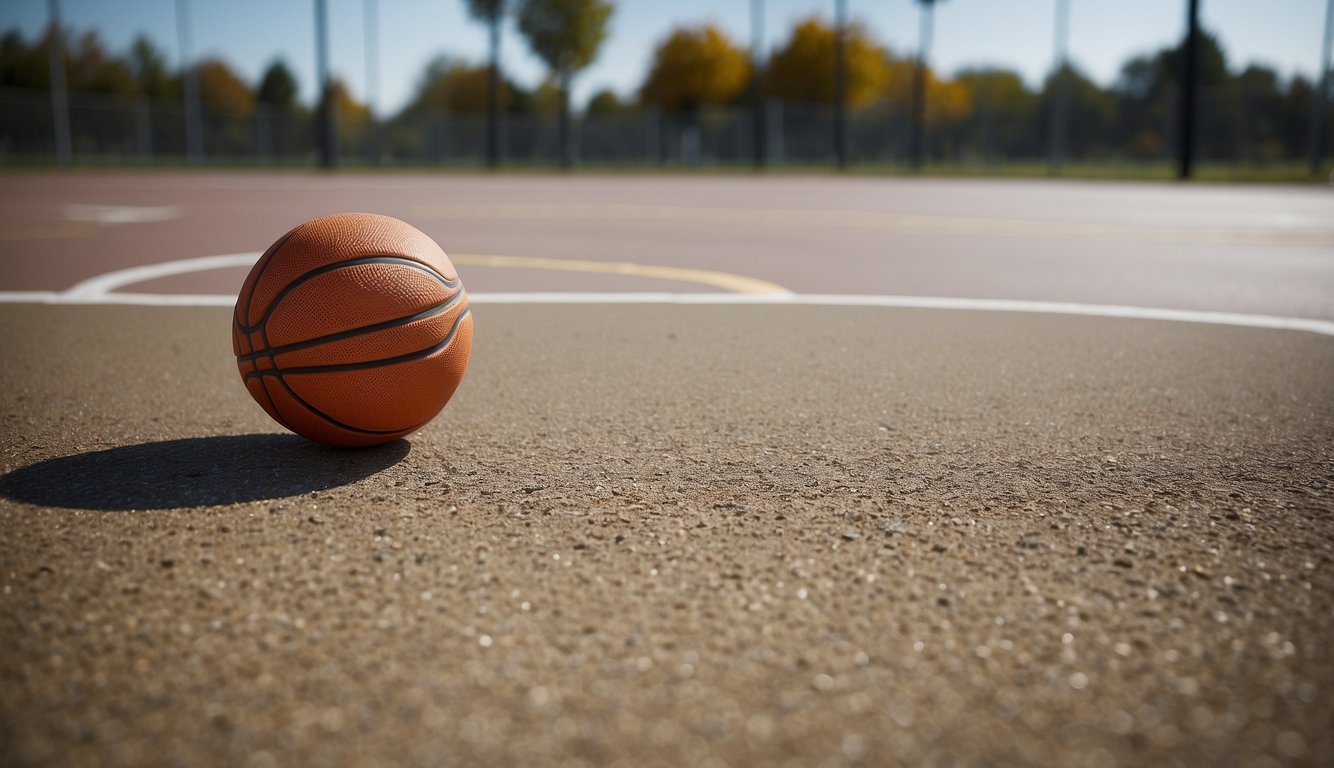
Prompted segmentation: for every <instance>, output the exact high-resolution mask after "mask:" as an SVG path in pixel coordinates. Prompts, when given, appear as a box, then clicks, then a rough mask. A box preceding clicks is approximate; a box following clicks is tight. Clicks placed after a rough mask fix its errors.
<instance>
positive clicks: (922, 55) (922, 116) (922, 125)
mask: <svg viewBox="0 0 1334 768" xmlns="http://www.w3.org/2000/svg"><path fill="white" fill-rule="evenodd" d="M937 1H938V0H917V2H918V3H919V4H920V5H921V6H922V26H921V27H920V29H919V32H918V37H917V71H916V73H915V74H914V77H913V91H912V92H913V98H912V141H911V145H912V146H911V147H910V149H909V152H910V154H911V155H912V164H913V167H914V168H916V167H918V166H920V165H921V164H922V160H923V159H924V158H925V156H926V97H927V93H926V88H927V61H926V58H927V54H928V51H930V50H931V32H932V29H931V27H932V24H933V23H934V22H933V19H934V17H935V7H936V2H937Z"/></svg>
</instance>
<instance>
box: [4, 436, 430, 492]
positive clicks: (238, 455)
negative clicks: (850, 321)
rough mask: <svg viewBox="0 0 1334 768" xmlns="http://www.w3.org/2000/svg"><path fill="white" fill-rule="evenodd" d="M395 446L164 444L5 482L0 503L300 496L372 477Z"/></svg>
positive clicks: (284, 440)
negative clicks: (335, 446)
mask: <svg viewBox="0 0 1334 768" xmlns="http://www.w3.org/2000/svg"><path fill="white" fill-rule="evenodd" d="M410 449H411V444H410V443H408V441H406V440H395V441H394V442H392V443H389V444H388V445H382V446H379V447H376V448H365V449H360V450H340V449H335V448H326V447H324V446H322V445H317V444H315V443H312V442H310V441H308V440H306V439H305V438H302V437H297V436H296V435H229V436H223V437H192V438H187V439H184V440H164V441H162V442H157V443H143V444H141V445H127V446H123V447H120V448H111V449H108V450H105V451H94V452H90V453H81V454H77V455H75V456H66V457H64V458H59V459H50V460H47V461H43V462H40V463H38V464H33V465H31V466H27V467H24V468H22V469H17V470H14V471H13V472H10V473H9V474H7V475H4V476H3V477H0V496H4V497H6V498H9V499H12V500H14V501H21V502H27V503H29V504H40V505H42V506H48V507H70V508H75V509H105V510H132V509H175V508H180V507H201V506H213V505H219V504H236V503H239V502H246V501H258V500H262V499H276V498H281V497H284V496H296V495H298V494H302V493H309V492H310V491H317V490H321V489H324V488H333V487H336V486H340V485H347V484H349V483H354V482H356V481H358V480H361V479H363V478H366V477H370V476H371V475H374V474H375V473H377V472H380V471H381V470H384V469H387V468H389V467H391V466H393V465H394V464H396V463H398V462H399V461H400V460H401V459H402V458H403V457H404V456H407V455H408V451H409V450H410Z"/></svg>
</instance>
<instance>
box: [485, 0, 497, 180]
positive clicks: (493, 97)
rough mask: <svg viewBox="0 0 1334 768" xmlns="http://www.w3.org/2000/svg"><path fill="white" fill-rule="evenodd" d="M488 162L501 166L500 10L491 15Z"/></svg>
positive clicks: (487, 128)
mask: <svg viewBox="0 0 1334 768" xmlns="http://www.w3.org/2000/svg"><path fill="white" fill-rule="evenodd" d="M486 164H487V166H489V167H491V168H498V167H500V11H499V10H497V11H496V14H495V15H494V16H492V17H491V71H490V72H488V73H487V81H486Z"/></svg>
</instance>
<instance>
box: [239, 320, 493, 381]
mask: <svg viewBox="0 0 1334 768" xmlns="http://www.w3.org/2000/svg"><path fill="white" fill-rule="evenodd" d="M470 314H472V308H471V307H468V308H465V309H464V310H463V312H461V313H459V316H458V317H457V318H455V319H454V324H453V325H452V326H450V328H449V333H447V334H445V338H443V339H441V340H440V342H439V343H437V344H433V345H431V346H429V347H427V348H426V349H419V350H417V351H416V352H408V353H406V354H402V355H395V356H394V357H386V358H382V359H380V360H367V361H365V362H360V363H337V364H332V365H308V366H300V367H295V368H278V367H276V362H275V361H273V360H272V359H270V362H271V363H273V364H274V365H275V367H273V368H265V369H263V370H260V369H256V370H253V371H250V372H249V373H247V374H245V377H244V378H245V379H246V380H247V381H248V380H250V379H254V378H263V377H264V376H277V377H278V378H279V379H280V380H281V379H282V378H283V377H284V376H295V375H301V374H310V373H340V372H343V371H362V370H366V369H368V368H379V367H382V366H386V365H397V364H398V363H410V362H412V361H414V360H420V359H422V358H425V357H429V356H431V355H433V354H435V353H436V352H439V351H441V350H443V349H445V348H446V347H448V346H449V344H450V342H452V341H453V340H454V336H455V335H456V334H457V333H458V330H459V326H460V325H461V324H462V323H463V320H464V318H466V317H468V316H469V315H470Z"/></svg>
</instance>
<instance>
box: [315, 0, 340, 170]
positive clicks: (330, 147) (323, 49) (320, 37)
mask: <svg viewBox="0 0 1334 768" xmlns="http://www.w3.org/2000/svg"><path fill="white" fill-rule="evenodd" d="M328 18H329V14H328V9H327V7H326V2H325V0H315V80H316V87H317V88H319V94H320V96H319V99H320V101H319V104H318V105H317V107H316V117H315V121H316V125H315V131H316V136H317V137H318V140H317V142H316V143H317V145H318V151H319V159H320V167H321V168H333V167H334V165H336V164H337V157H336V152H335V148H336V146H337V141H338V135H337V133H335V123H334V105H333V98H332V97H333V89H332V88H331V87H330V83H329V24H328Z"/></svg>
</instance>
